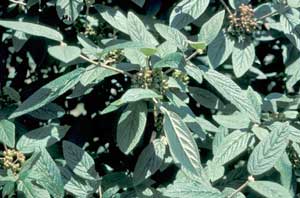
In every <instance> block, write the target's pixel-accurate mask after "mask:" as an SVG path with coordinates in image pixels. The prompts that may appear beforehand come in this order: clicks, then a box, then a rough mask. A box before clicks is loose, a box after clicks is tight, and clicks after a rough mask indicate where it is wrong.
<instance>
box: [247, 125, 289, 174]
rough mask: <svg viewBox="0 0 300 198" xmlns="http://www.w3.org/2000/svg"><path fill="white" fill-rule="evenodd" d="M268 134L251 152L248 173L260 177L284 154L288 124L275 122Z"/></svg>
mask: <svg viewBox="0 0 300 198" xmlns="http://www.w3.org/2000/svg"><path fill="white" fill-rule="evenodd" d="M270 128H271V130H272V132H271V133H270V134H268V136H266V137H265V138H264V139H263V140H262V141H261V142H260V143H259V144H258V145H257V146H256V147H255V148H254V150H253V151H252V153H251V155H250V157H249V161H248V166H247V168H248V171H249V173H250V174H252V175H260V174H262V173H265V172H266V171H268V170H270V169H271V168H272V167H273V166H274V164H275V163H276V162H277V160H278V159H279V158H280V157H281V156H282V154H283V153H284V151H285V149H286V146H287V144H288V138H289V124H288V122H286V123H280V122H275V123H274V124H272V125H271V126H270Z"/></svg>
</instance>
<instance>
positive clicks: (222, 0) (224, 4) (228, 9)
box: [220, 0, 232, 15]
mask: <svg viewBox="0 0 300 198" xmlns="http://www.w3.org/2000/svg"><path fill="white" fill-rule="evenodd" d="M220 1H221V3H222V4H223V6H224V8H225V9H226V11H227V12H228V13H229V14H230V15H232V12H231V10H230V8H229V7H228V6H227V4H226V3H225V1H224V0H220Z"/></svg>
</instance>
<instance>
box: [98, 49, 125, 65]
mask: <svg viewBox="0 0 300 198" xmlns="http://www.w3.org/2000/svg"><path fill="white" fill-rule="evenodd" d="M123 59H124V56H123V51H122V50H112V51H110V52H108V53H107V54H106V55H105V56H104V58H102V60H101V62H102V63H105V64H106V65H109V66H112V65H113V64H116V63H119V62H121V61H122V60H123Z"/></svg>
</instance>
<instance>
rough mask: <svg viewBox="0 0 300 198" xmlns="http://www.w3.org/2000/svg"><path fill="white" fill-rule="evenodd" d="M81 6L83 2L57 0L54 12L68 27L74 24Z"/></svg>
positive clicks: (81, 0)
mask: <svg viewBox="0 0 300 198" xmlns="http://www.w3.org/2000/svg"><path fill="white" fill-rule="evenodd" d="M83 6H84V2H83V0H75V1H74V0H57V1H56V12H57V15H58V17H59V18H60V19H63V22H64V23H66V24H68V25H70V24H72V23H74V22H75V20H76V19H77V17H78V16H79V13H80V11H81V10H82V9H83Z"/></svg>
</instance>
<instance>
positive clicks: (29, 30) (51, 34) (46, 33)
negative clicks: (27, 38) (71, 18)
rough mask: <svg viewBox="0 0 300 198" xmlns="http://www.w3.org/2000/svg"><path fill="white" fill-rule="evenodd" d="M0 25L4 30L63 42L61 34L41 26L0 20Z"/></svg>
mask: <svg viewBox="0 0 300 198" xmlns="http://www.w3.org/2000/svg"><path fill="white" fill-rule="evenodd" d="M0 25H1V26H3V27H6V28H10V29H13V30H18V31H21V32H24V33H26V34H30V35H34V36H40V37H45V38H48V39H52V40H55V41H62V40H63V36H62V34H61V33H59V32H58V31H56V30H54V29H52V28H48V27H46V26H43V25H38V24H34V23H28V22H21V21H5V20H0Z"/></svg>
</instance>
